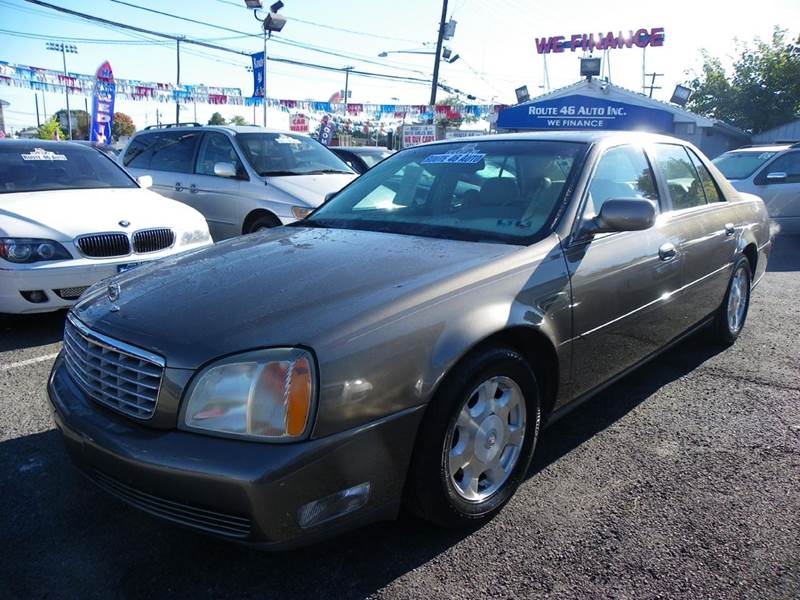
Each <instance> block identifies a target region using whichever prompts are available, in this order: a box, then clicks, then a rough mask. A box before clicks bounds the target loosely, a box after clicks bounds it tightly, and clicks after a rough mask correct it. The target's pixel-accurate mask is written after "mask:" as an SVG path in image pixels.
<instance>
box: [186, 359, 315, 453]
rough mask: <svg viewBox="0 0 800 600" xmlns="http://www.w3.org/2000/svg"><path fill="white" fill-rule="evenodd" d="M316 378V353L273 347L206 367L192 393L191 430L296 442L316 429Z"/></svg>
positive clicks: (188, 419)
mask: <svg viewBox="0 0 800 600" xmlns="http://www.w3.org/2000/svg"><path fill="white" fill-rule="evenodd" d="M315 395H316V373H315V368H314V360H313V357H312V356H311V354H310V353H309V352H307V351H305V350H303V349H300V348H271V349H267V350H257V351H253V352H247V353H245V354H239V355H235V356H231V357H228V358H225V359H223V360H220V361H218V362H216V363H213V364H211V365H210V366H208V367H207V368H205V369H204V370H203V371H202V372H201V373H200V374H199V375H198V377H197V378H196V380H195V381H194V383H193V384H192V385H191V387H190V388H189V391H188V393H187V396H186V401H185V408H184V409H183V417H182V421H183V424H184V426H185V427H186V428H188V429H193V430H202V431H206V432H214V433H218V434H224V435H231V436H238V437H243V438H251V439H257V440H265V441H293V440H296V439H299V438H302V437H303V436H304V435H305V434H306V433H307V432H308V429H309V428H310V426H311V417H312V409H313V407H314V399H315Z"/></svg>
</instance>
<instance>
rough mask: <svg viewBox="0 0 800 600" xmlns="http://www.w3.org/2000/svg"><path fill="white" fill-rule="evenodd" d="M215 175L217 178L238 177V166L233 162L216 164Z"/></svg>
mask: <svg viewBox="0 0 800 600" xmlns="http://www.w3.org/2000/svg"><path fill="white" fill-rule="evenodd" d="M214 175H216V176H217V177H236V165H234V164H233V163H231V162H218V163H214Z"/></svg>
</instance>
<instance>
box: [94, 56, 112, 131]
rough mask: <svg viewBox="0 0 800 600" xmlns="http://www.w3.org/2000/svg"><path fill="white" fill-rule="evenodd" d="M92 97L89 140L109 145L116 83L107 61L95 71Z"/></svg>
mask: <svg viewBox="0 0 800 600" xmlns="http://www.w3.org/2000/svg"><path fill="white" fill-rule="evenodd" d="M95 78H96V81H95V85H94V96H93V98H92V127H91V129H90V133H89V139H90V140H91V141H93V142H99V143H101V144H110V143H111V141H112V140H111V128H112V126H113V125H114V98H115V96H116V89H117V86H116V83H115V82H114V73H113V71H112V70H111V65H110V64H108V61H106V62H104V63H103V64H102V65H100V66H99V67H98V69H97V73H96V75H95Z"/></svg>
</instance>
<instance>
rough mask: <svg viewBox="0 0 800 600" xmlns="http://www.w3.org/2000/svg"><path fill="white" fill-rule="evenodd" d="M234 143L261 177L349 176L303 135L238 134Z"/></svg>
mask: <svg viewBox="0 0 800 600" xmlns="http://www.w3.org/2000/svg"><path fill="white" fill-rule="evenodd" d="M236 140H237V142H238V143H239V147H240V148H241V149H242V152H243V153H244V155H245V158H247V162H249V163H250V166H252V167H253V169H254V170H255V171H256V173H258V174H259V175H262V176H270V175H272V176H278V175H317V174H323V173H348V174H350V173H352V172H353V171H351V170H350V168H349V167H348V166H347V165H346V164H345V163H344V162H342V160H341V159H340V158H339V157H338V156H336V155H335V154H334V153H333V152H331V151H330V150H328V149H327V148H326V147H325V146H323V145H322V144H320V143H319V142H317V141H316V140H313V139H311V138H310V137H308V136H305V135H294V134H291V133H240V134H238V135H237V136H236Z"/></svg>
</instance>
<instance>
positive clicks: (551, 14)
mask: <svg viewBox="0 0 800 600" xmlns="http://www.w3.org/2000/svg"><path fill="white" fill-rule="evenodd" d="M51 1H53V2H54V3H58V4H60V5H62V6H65V7H68V8H72V9H74V10H78V11H82V12H87V13H91V14H94V15H97V16H101V17H105V18H108V19H112V20H117V21H122V22H126V23H130V24H135V25H138V26H140V27H145V28H149V29H154V30H158V31H164V32H168V33H172V34H181V35H186V36H188V37H193V38H199V39H206V40H208V39H215V40H217V41H216V42H215V43H219V44H222V45H226V46H229V47H231V48H235V49H238V50H244V51H248V52H250V51H257V50H259V48H260V46H261V42H260V41H259V39H257V38H252V37H241V36H237V34H235V33H232V32H228V31H222V30H219V29H214V28H211V27H205V26H201V25H196V24H192V23H187V22H185V21H180V20H176V19H172V18H168V17H164V16H160V15H156V14H152V13H147V12H144V11H141V10H137V9H136V8H133V7H129V6H125V5H122V4H119V3H115V2H113V1H112V0H51ZM131 3H132V4H137V5H139V6H143V7H148V8H153V9H156V10H161V11H165V12H170V13H174V14H179V15H183V16H185V17H189V18H192V19H195V20H200V21H207V22H210V23H213V24H215V25H220V26H223V27H228V28H231V29H236V30H242V31H246V32H252V33H257V32H258V23H256V21H255V19H254V18H253V15H252V13H251V12H249V11H247V10H246V9H244V7H243V5H244V1H243V0H242V1H241V2H239V1H238V0H193V1H192V2H186V1H178V0H131ZM284 3H285V5H286V6H285V8H284V9H283V11H282V12H283V13H284V14H285V16H286V17H287V18H288V19H289V22H288V24H287V25H286V28H285V29H284V31H283V32H282V34H280V36H279V37H280V38H283V39H285V40H287V41H288V42H290V43H292V42H299V43H302V44H310V45H314V46H316V47H319V48H321V49H323V51H322V52H316V51H310V50H306V49H301V48H298V47H296V46H292V45H287V44H282V43H281V42H280V41H279V40H274V41H273V42H271V44H270V49H269V54H270V55H272V56H280V57H285V58H291V59H295V60H303V61H309V62H315V63H319V64H324V65H330V66H335V67H342V66H345V65H353V66H356V67H358V68H361V69H363V70H371V71H377V72H384V73H391V74H395V75H408V76H414V77H428V78H429V77H430V74H431V72H432V63H433V57H432V56H424V55H421V56H420V55H409V54H394V55H390V56H389V57H388V58H379V57H378V56H377V55H378V53H380V52H381V51H387V50H409V49H422V47H423V46H422V44H423V43H426V42H427V43H432V42H433V41H434V40H435V37H436V31H437V26H438V19H439V16H440V12H441V4H440V3H439V2H438V0H437V1H433V0H404V1H403V2H387V1H385V0H379V1H378V0H372V1H368V0H340V1H339V2H331V1H330V0H329V1H327V2H325V1H322V0H284ZM448 12H449V16H451V17H452V18H454V19H455V20H456V21H458V26H457V29H456V35H455V38H454V39H453V40H451V41H450V42H449V44H450V46H451V47H452V50H453V53H458V54H459V55H460V56H461V59H460V60H459V61H457V62H455V63H454V64H443V65H442V70H441V79H442V80H443V81H444V82H446V83H448V84H450V85H452V86H454V87H457V88H460V89H462V90H464V91H466V92H469V93H471V94H475V95H476V96H478V97H479V98H481V99H483V100H484V101H486V102H489V101H492V100H495V101H498V102H511V101H512V100H513V98H514V88H516V87H518V86H520V85H523V84H526V85H528V87H529V89H530V91H531V95H535V94H536V93H539V92H540V90H539V88H538V86H540V85H541V84H542V82H543V81H542V75H543V62H542V58H541V56H539V55H537V54H536V49H535V45H534V38H535V37H542V36H555V35H564V36H566V37H567V38H568V37H569V36H570V35H571V34H573V33H584V32H586V33H588V32H595V35H596V34H597V32H608V31H615V32H616V31H620V30H621V31H624V32H627V31H628V30H631V29H633V30H635V29H638V28H640V27H646V28H650V27H664V29H665V35H666V39H665V43H664V46H663V47H661V48H652V49H648V51H647V63H646V66H647V71H648V72H649V71H653V70H655V71H657V72H659V73H664V77H661V78H660V79H659V81H658V85H661V86H662V87H663V89H662V90H656V92H655V94H654V95H655V97H657V98H660V99H668V98H669V95H670V93H671V91H672V89H673V87H674V85H675V84H676V83H680V82H681V81H683V80H684V79H686V71H687V70H691V69H693V68H697V67H698V65H699V50H700V48H706V49H708V50H709V51H710V52H711V53H712V54H716V55H719V56H722V57H723V59H725V60H727V58H726V57H728V56H730V55H732V54H733V53H734V52H735V39H734V38H739V39H742V40H749V39H751V38H753V37H754V36H762V37H769V36H770V35H771V31H772V28H773V26H774V25H776V24H780V25H783V26H784V27H789V28H791V29H790V31H791V33H792V34H793V35H795V36H796V35H797V34H798V32H799V31H800V2H798V1H797V0H762V1H761V2H758V3H752V2H751V3H741V4H737V6H736V8H735V12H734V11H733V9H732V8H731V4H730V3H729V2H718V1H713V2H710V1H705V2H700V1H698V0H692V1H688V0H671V1H669V2H658V3H656V2H649V1H648V2H645V1H634V0H631V1H625V2H610V1H607V2H596V1H589V0H572V1H570V2H561V3H555V2H550V3H544V2H541V1H537V2H529V1H526V0H483V1H478V0H451V1H450V10H449V11H448ZM303 21H305V22H303ZM314 23H316V25H315V24H314ZM320 25H324V26H325V27H321V26H320ZM332 28H341V29H348V30H352V31H357V32H361V34H356V33H349V32H345V31H339V30H335V29H332ZM0 29H3V30H8V31H12V32H26V33H35V34H44V35H55V36H65V37H71V38H86V41H80V42H76V44H77V46H78V48H79V53H78V54H77V55H69V56H68V61H69V62H68V68H69V70H71V71H76V72H82V73H92V72H94V70H95V69H96V68H97V66H98V65H99V64H100V63H101V62H103V61H104V60H109V61H110V63H111V65H112V67H113V69H114V73H115V74H116V75H117V76H118V77H124V78H128V79H142V80H147V81H164V82H174V80H175V49H174V44H172V43H160V42H153V41H146V40H143V39H142V38H141V36H138V35H136V34H129V33H125V32H123V31H121V30H116V29H109V28H106V27H101V26H97V25H94V24H89V23H86V22H85V21H82V20H80V19H76V18H72V17H68V16H64V15H60V14H58V13H55V12H53V11H48V10H47V9H44V8H41V7H38V6H35V5H32V4H28V3H26V2H24V1H23V0H0ZM220 38H227V39H220ZM96 40H113V42H97V41H96ZM126 41H127V42H132V43H123V42H126ZM331 52H335V53H338V54H341V55H346V56H335V55H332V54H331ZM577 56H578V54H577V53H576V54H571V53H565V54H560V55H554V56H551V57H550V58H549V59H548V70H549V73H550V84H551V87H552V88H557V87H560V86H563V85H568V84H570V83H573V82H575V81H576V80H577V79H578V60H577ZM0 60H6V61H9V62H14V63H22V64H29V65H35V66H40V67H46V68H52V69H58V68H60V67H61V57H60V56H59V55H58V54H57V53H55V52H48V51H46V50H45V41H44V40H40V39H25V38H20V37H16V36H14V35H8V34H3V33H0ZM366 61H373V62H377V63H378V64H372V63H370V62H366ZM247 64H248V59H247V58H246V57H237V56H235V55H233V54H226V53H220V52H216V51H212V50H207V49H201V48H196V47H191V46H189V45H183V51H182V54H181V80H182V81H183V82H184V83H205V84H209V85H225V86H234V87H240V88H242V90H243V92H244V93H245V94H249V93H251V86H252V83H251V81H252V76H251V75H250V73H248V72H247V71H246V70H245V66H246V65H247ZM641 73H642V52H641V50H638V49H620V50H615V51H612V54H611V76H612V77H611V79H612V82H613V83H616V84H618V85H622V86H625V87H628V88H631V89H640V87H641V77H642V75H641ZM343 86H344V77H343V76H342V75H340V74H338V73H329V72H323V71H318V70H311V69H306V68H299V67H293V66H288V65H285V64H280V65H276V64H273V63H270V64H269V66H268V84H267V88H268V89H267V93H268V94H269V95H270V96H271V97H278V98H289V99H315V100H327V98H328V97H330V95H331V94H332V93H334V92H335V91H336V90H338V89H341V88H342V87H343ZM350 86H351V89H352V100H351V101H352V102H359V103H368V102H375V103H392V102H399V103H402V104H426V103H427V101H428V97H429V95H430V90H429V88H428V87H426V86H424V85H413V84H405V83H394V82H387V81H382V80H375V79H365V78H360V77H352V78H351V82H350ZM444 95H445V94H443V93H442V92H440V98H441V97H443V96H444ZM0 98H3V99H5V100H6V101H8V102H11V106H9V107H8V108H7V109H6V122H7V124H6V126H7V127H9V126H10V127H12V128H15V129H16V128H20V127H22V126H24V125H29V124H35V120H36V118H35V112H34V99H33V92H32V91H30V90H23V89H15V88H8V87H0ZM395 98H396V99H397V100H394V99H395ZM46 103H47V111H48V114H49V113H51V112H53V111H54V110H58V109H60V108H63V107H64V103H63V95H61V94H52V93H48V94H47V98H46ZM72 105H73V107H81V108H82V105H83V100H82V98H75V99H74V101H73V102H72ZM156 108H159V109H160V110H161V111H162V112H163V113H165V114H167V115H172V114H174V108H172V107H171V106H170V105H166V104H161V105H158V106H156V105H155V104H149V103H143V102H130V101H121V102H119V103H118V105H117V110H121V111H123V112H127V113H128V114H130V115H131V116H132V117H133V118H134V121H135V122H136V125H137V126H139V127H143V126H145V125H147V124H152V123H153V122H155V110H156ZM214 110H220V112H223V114H225V115H226V116H228V117H230V116H232V115H233V114H242V115H243V116H245V117H246V118H248V119H249V118H251V117H252V109H250V108H244V107H222V108H220V107H210V106H205V105H198V106H197V118H198V120H206V119H208V116H209V115H210V114H211V112H213V111H214ZM167 118H170V117H169V116H168V117H167ZM184 118H185V119H186V120H192V119H193V118H194V115H193V112H192V109H191V108H190V109H189V110H188V112H187V113H186V117H184Z"/></svg>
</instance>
